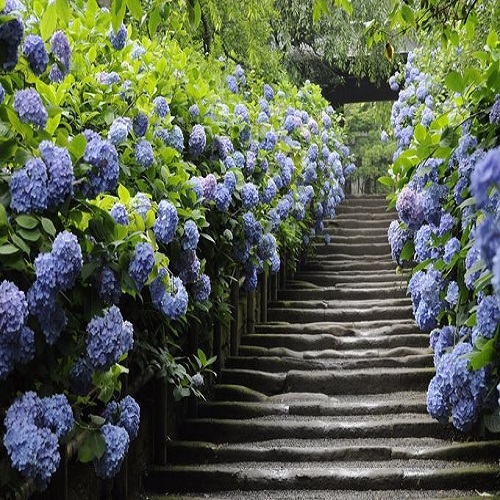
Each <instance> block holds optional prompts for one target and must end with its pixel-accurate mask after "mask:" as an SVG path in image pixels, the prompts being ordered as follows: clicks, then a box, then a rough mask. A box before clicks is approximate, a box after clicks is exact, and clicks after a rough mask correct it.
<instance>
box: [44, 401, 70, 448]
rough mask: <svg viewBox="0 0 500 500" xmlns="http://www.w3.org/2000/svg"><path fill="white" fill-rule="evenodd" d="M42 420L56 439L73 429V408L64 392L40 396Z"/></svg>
mask: <svg viewBox="0 0 500 500" xmlns="http://www.w3.org/2000/svg"><path fill="white" fill-rule="evenodd" d="M41 403H42V412H43V416H42V422H43V426H44V427H47V428H49V429H50V430H51V431H52V432H53V433H54V434H55V435H56V436H57V438H58V439H61V438H64V437H65V436H67V435H68V433H69V432H70V431H71V429H73V426H74V425H75V418H74V416H73V410H72V409H71V406H70V404H69V402H68V399H67V398H66V396H65V395H64V394H55V395H54V396H51V397H47V398H42V400H41Z"/></svg>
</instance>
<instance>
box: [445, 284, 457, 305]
mask: <svg viewBox="0 0 500 500" xmlns="http://www.w3.org/2000/svg"><path fill="white" fill-rule="evenodd" d="M459 292H460V290H459V288H458V283H457V282H456V281H450V283H449V284H448V289H447V291H446V297H445V300H446V302H448V304H450V306H454V305H456V304H457V303H458V298H459Z"/></svg>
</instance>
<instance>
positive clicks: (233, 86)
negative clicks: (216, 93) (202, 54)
mask: <svg viewBox="0 0 500 500" xmlns="http://www.w3.org/2000/svg"><path fill="white" fill-rule="evenodd" d="M226 83H227V87H228V88H229V90H230V91H231V92H232V93H233V94H237V93H238V90H239V89H238V80H236V78H235V77H234V76H233V75H228V76H227V77H226Z"/></svg>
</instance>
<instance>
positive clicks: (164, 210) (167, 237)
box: [153, 200, 179, 245]
mask: <svg viewBox="0 0 500 500" xmlns="http://www.w3.org/2000/svg"><path fill="white" fill-rule="evenodd" d="M178 224H179V216H178V215H177V209H176V208H175V206H174V205H172V203H170V202H169V201H167V200H162V201H160V203H159V204H158V211H157V213H156V221H155V223H154V226H153V231H154V233H155V236H156V239H157V240H158V241H160V242H161V243H164V244H165V245H167V244H168V243H170V242H171V241H172V240H173V239H174V237H175V232H176V230H177V225H178Z"/></svg>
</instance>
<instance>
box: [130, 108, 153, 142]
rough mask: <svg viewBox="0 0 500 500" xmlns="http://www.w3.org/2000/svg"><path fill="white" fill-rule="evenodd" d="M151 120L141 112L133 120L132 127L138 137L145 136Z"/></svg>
mask: <svg viewBox="0 0 500 500" xmlns="http://www.w3.org/2000/svg"><path fill="white" fill-rule="evenodd" d="M148 125H149V120H148V117H147V115H146V114H144V113H142V112H139V113H137V114H136V115H135V116H134V119H133V120H132V128H133V130H134V134H135V136H136V137H144V136H145V135H146V132H147V130H148Z"/></svg>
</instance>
